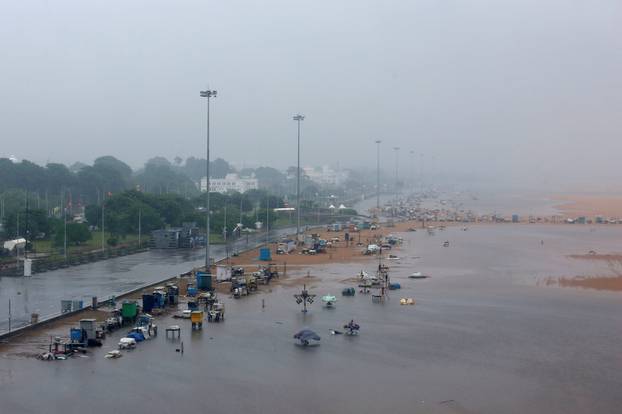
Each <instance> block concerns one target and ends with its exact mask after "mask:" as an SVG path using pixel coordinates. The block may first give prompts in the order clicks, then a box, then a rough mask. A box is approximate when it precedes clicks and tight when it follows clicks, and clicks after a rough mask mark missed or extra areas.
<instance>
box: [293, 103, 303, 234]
mask: <svg viewBox="0 0 622 414" xmlns="http://www.w3.org/2000/svg"><path fill="white" fill-rule="evenodd" d="M293 119H294V121H296V122H297V123H298V169H297V170H296V210H297V211H296V212H297V213H298V214H297V216H298V217H297V221H296V244H298V243H300V122H301V121H304V119H305V116H304V115H300V114H296V115H294V118H293Z"/></svg>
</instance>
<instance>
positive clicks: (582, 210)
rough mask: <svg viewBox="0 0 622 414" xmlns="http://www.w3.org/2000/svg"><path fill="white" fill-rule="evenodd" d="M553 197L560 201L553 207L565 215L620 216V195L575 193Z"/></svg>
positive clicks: (621, 208)
mask: <svg viewBox="0 0 622 414" xmlns="http://www.w3.org/2000/svg"><path fill="white" fill-rule="evenodd" d="M553 198H554V199H555V200H559V201H560V204H559V205H557V206H555V208H557V209H558V210H559V211H560V212H561V213H562V214H563V215H564V216H567V217H579V216H586V217H594V216H604V217H622V196H607V195H579V194H577V195H558V196H555V197H553Z"/></svg>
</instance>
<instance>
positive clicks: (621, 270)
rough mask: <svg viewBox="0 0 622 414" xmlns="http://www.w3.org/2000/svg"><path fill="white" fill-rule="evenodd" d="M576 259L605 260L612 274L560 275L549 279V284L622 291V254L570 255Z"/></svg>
mask: <svg viewBox="0 0 622 414" xmlns="http://www.w3.org/2000/svg"><path fill="white" fill-rule="evenodd" d="M568 257H569V258H571V259H576V260H589V261H596V262H604V263H606V264H607V267H608V268H609V269H610V271H611V274H610V275H579V276H573V277H560V278H554V279H550V280H548V281H547V285H558V286H561V287H574V288H584V289H596V290H609V291H618V292H619V291H622V254H619V253H609V254H572V255H569V256H568Z"/></svg>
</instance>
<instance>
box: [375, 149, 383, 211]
mask: <svg viewBox="0 0 622 414" xmlns="http://www.w3.org/2000/svg"><path fill="white" fill-rule="evenodd" d="M375 142H376V146H377V148H376V209H377V210H380V143H381V142H382V141H380V140H376V141H375Z"/></svg>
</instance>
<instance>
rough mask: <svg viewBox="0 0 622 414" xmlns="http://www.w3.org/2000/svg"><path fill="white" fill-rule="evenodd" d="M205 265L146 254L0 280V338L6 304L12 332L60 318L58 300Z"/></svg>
mask: <svg viewBox="0 0 622 414" xmlns="http://www.w3.org/2000/svg"><path fill="white" fill-rule="evenodd" d="M292 232H295V229H292V228H284V229H279V230H275V231H271V232H270V234H269V238H270V239H272V240H273V239H276V238H278V237H281V236H282V235H284V234H291V233H292ZM264 241H265V234H260V235H257V236H251V237H250V240H249V241H248V244H247V242H246V238H245V237H243V238H241V239H240V240H239V241H237V242H236V243H234V245H233V248H234V249H243V248H245V247H247V246H248V247H253V246H256V245H259V244H261V243H263V242H264ZM211 254H212V255H213V257H214V258H215V259H216V260H220V259H222V258H224V257H225V247H224V246H223V245H213V246H212V248H211ZM203 263H205V250H203V249H196V250H175V251H170V250H152V251H148V252H144V253H138V254H135V255H130V256H124V257H118V258H114V259H109V260H105V261H101V262H95V263H89V264H85V265H81V266H75V267H70V268H67V269H59V270H55V271H51V272H45V273H39V274H35V275H34V276H32V277H28V278H25V277H0V332H5V331H7V330H8V329H9V300H10V302H11V306H10V308H11V327H12V329H14V328H17V327H20V326H23V325H25V324H27V323H28V322H29V321H30V314H31V313H33V312H36V313H39V315H40V318H44V317H47V316H50V315H54V314H57V313H59V312H60V301H61V300H63V299H71V300H84V302H85V304H86V303H90V300H91V297H92V296H97V297H98V298H100V299H104V298H108V297H110V296H112V295H119V294H120V293H123V292H127V291H128V290H132V289H135V288H138V287H140V286H144V285H148V284H151V283H155V282H157V281H159V280H162V279H165V278H167V277H172V276H175V275H178V274H180V273H184V272H187V271H188V270H190V269H192V268H193V267H198V266H201V265H202V264H203Z"/></svg>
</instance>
